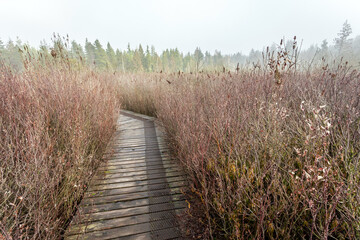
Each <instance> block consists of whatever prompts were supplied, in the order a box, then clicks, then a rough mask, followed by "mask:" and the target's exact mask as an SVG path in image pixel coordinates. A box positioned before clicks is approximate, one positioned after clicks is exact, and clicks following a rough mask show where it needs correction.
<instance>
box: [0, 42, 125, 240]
mask: <svg viewBox="0 0 360 240" xmlns="http://www.w3.org/2000/svg"><path fill="white" fill-rule="evenodd" d="M57 53H58V54H57V55H55V56H40V55H39V56H32V55H30V54H28V55H26V58H25V59H24V65H25V67H26V69H25V70H24V71H23V72H21V73H14V72H13V71H12V69H10V68H8V67H7V66H5V64H3V63H0V156H1V161H0V221H1V225H0V229H1V232H2V235H3V236H6V237H8V238H13V239H58V238H60V236H61V234H62V232H63V230H64V229H65V227H66V226H67V224H68V222H69V220H70V219H71V217H72V215H73V213H74V211H75V209H76V206H77V204H78V202H79V200H80V199H81V197H82V194H83V192H84V190H85V189H86V187H87V184H88V182H89V179H90V177H91V176H92V175H93V173H94V170H95V169H96V167H97V165H98V164H99V162H100V161H101V156H102V153H103V151H104V149H105V147H106V144H107V142H108V140H109V138H110V137H111V134H112V133H113V130H114V126H115V122H116V118H117V113H118V111H119V101H118V99H119V97H118V87H117V81H115V76H113V75H112V74H107V73H99V72H96V71H93V70H91V69H88V68H87V67H85V66H83V65H82V64H81V62H76V63H74V62H70V60H69V59H68V58H67V57H66V56H61V49H60V50H59V49H58V50H57ZM0 236H1V234H0Z"/></svg>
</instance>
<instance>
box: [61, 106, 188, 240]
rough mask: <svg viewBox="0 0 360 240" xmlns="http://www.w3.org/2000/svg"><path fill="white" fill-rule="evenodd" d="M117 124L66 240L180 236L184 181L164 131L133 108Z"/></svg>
mask: <svg viewBox="0 0 360 240" xmlns="http://www.w3.org/2000/svg"><path fill="white" fill-rule="evenodd" d="M117 129H118V130H117V131H116V133H115V135H114V137H113V139H112V141H111V144H110V146H109V147H108V151H107V154H106V156H105V159H106V161H105V163H104V165H102V166H101V167H100V168H99V169H98V173H97V175H96V176H95V177H94V178H93V180H92V182H91V184H90V186H89V188H88V190H87V192H86V193H85V196H84V199H83V200H82V202H81V204H80V207H79V210H78V212H77V214H76V216H74V218H73V220H72V222H71V224H70V227H69V229H68V230H67V231H66V233H65V239H69V240H71V239H181V234H180V230H179V227H178V224H177V216H178V215H179V214H180V213H181V212H182V211H183V210H184V209H185V207H186V204H185V201H184V197H183V195H182V193H181V188H182V187H184V186H185V181H184V178H183V174H182V172H181V171H180V170H179V169H180V168H179V167H178V165H177V164H176V161H175V160H172V159H170V158H169V155H168V153H167V149H166V144H165V142H164V140H163V133H162V131H161V130H160V128H159V127H158V126H157V125H156V123H155V122H154V119H153V118H150V117H147V116H144V115H140V114H135V113H132V112H129V111H121V114H120V117H119V120H118V123H117Z"/></svg>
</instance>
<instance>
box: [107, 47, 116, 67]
mask: <svg viewBox="0 0 360 240" xmlns="http://www.w3.org/2000/svg"><path fill="white" fill-rule="evenodd" d="M106 54H107V57H108V59H109V62H110V65H111V67H112V69H113V70H116V69H117V65H118V63H117V59H116V55H115V51H114V49H113V48H112V47H111V45H110V43H109V42H108V43H107V46H106Z"/></svg>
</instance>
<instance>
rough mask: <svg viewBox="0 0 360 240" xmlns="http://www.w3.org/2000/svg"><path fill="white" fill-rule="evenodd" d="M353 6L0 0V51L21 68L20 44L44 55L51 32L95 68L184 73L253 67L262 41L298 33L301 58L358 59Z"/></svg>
mask: <svg viewBox="0 0 360 240" xmlns="http://www.w3.org/2000/svg"><path fill="white" fill-rule="evenodd" d="M358 9H360V2H358V1H355V0H344V1H334V0H317V1H310V0H305V1H296V2H295V1H291V2H289V1H285V0H276V1H265V0H262V1H260V0H255V1H247V0H243V1H234V0H228V1H220V0H208V1H203V0H197V1H190V0H182V1H178V0H171V1H166V0H153V1H145V0H131V1H130V0H123V1H114V0H107V1H101V2H100V1H84V0H78V1H68V0H65V1H61V2H59V1H52V0H50V1H45V0H33V1H25V0H2V1H1V8H0V54H1V58H2V59H5V62H7V63H9V64H11V65H12V66H13V67H14V68H16V69H21V68H22V66H21V58H22V57H21V51H20V52H19V49H22V50H24V49H23V48H24V46H28V49H30V50H31V51H32V52H34V53H35V51H36V50H38V49H40V50H42V51H43V53H44V54H45V55H46V54H48V55H50V53H51V50H52V49H54V42H53V40H54V36H53V33H56V36H58V35H59V36H64V37H65V38H66V39H63V41H64V43H65V42H68V43H67V44H66V46H65V48H66V50H67V51H68V52H69V53H70V55H71V57H73V58H80V57H81V58H82V59H84V61H86V62H87V63H88V64H92V65H94V66H96V67H98V68H100V69H112V70H119V71H128V72H138V71H187V72H190V71H198V70H209V69H215V70H219V69H222V68H223V67H225V68H228V69H234V67H235V66H237V63H240V64H241V65H242V66H245V65H247V66H249V65H250V66H255V67H256V66H257V64H261V59H262V58H263V56H262V52H263V51H266V46H269V47H270V48H269V49H270V51H279V48H280V46H279V43H280V40H281V39H283V38H284V39H285V41H284V45H283V46H282V47H287V48H288V49H289V50H293V49H292V46H293V42H292V39H293V37H294V36H297V39H296V43H297V44H296V50H297V51H299V52H300V53H301V54H300V58H301V59H302V60H303V61H304V62H306V61H307V62H311V63H312V64H315V63H316V62H318V61H320V60H321V59H322V58H323V57H326V58H327V59H328V60H332V59H339V58H340V57H345V58H346V60H347V61H349V62H350V63H351V64H352V65H354V66H358V65H359V62H360V59H359V55H360V37H359V35H360V27H359V26H360V17H359V15H358ZM66 36H69V37H66ZM55 38H57V37H55ZM60 38H61V37H60ZM67 38H68V40H67Z"/></svg>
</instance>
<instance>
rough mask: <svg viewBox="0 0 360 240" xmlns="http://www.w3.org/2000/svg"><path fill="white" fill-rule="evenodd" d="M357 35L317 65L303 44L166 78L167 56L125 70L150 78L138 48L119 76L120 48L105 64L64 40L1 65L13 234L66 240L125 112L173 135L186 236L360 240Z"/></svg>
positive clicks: (1, 144)
mask: <svg viewBox="0 0 360 240" xmlns="http://www.w3.org/2000/svg"><path fill="white" fill-rule="evenodd" d="M349 27H350V26H349V25H348V24H347V23H346V24H344V28H343V29H342V31H341V32H340V33H339V37H338V38H337V40H336V41H335V45H334V46H327V44H325V43H324V44H323V45H324V46H322V48H321V49H318V50H316V51H315V52H314V54H313V57H311V58H307V54H308V53H307V52H309V51H310V50H309V49H308V50H305V52H304V50H301V44H299V43H298V42H297V40H296V38H294V39H293V41H291V42H285V41H281V43H280V45H278V46H276V47H273V48H271V47H270V48H267V49H264V51H263V52H262V53H260V54H259V55H258V56H257V58H256V60H254V61H253V60H252V59H251V58H250V56H247V57H245V60H244V61H243V62H240V61H239V62H240V64H235V62H231V61H230V60H229V61H228V62H227V64H228V65H226V64H224V62H222V63H221V64H219V65H213V66H212V65H209V64H208V63H207V62H206V61H210V60H209V59H215V57H216V54H215V55H214V56H211V55H210V57H209V55H207V54H205V55H203V56H201V54H200V53H201V50H200V49H197V50H196V51H195V53H194V54H188V55H186V56H189V59H190V60H191V59H192V60H191V61H190V62H189V63H188V65H182V68H178V67H175V68H172V67H169V68H168V69H166V66H170V65H166V64H168V63H169V62H167V63H166V64H165V63H164V62H166V61H168V60H164V59H168V58H166V57H164V56H165V55H166V53H165V52H164V53H163V54H162V55H161V56H158V58H156V57H155V58H152V57H153V56H157V54H155V53H154V54H151V53H150V54H149V55H148V54H144V55H143V56H145V58H144V59H146V56H150V57H151V59H153V60H151V61H150V63H151V64H150V65H146V64H147V63H145V62H142V60H144V59H142V58H140V60H141V61H140V62H141V66H142V69H140V70H135V68H133V69H132V68H128V67H125V66H128V65H126V64H125V60H122V59H126V58H129V59H132V60H127V61H128V63H131V64H132V66H135V64H136V63H137V64H138V66H140V62H139V61H137V60H136V61H135V59H136V58H137V57H135V56H136V55H137V54H140V56H142V55H141V50H140V49H141V48H140V47H139V49H136V50H131V49H129V50H128V51H123V52H121V51H119V52H118V51H116V54H115V57H117V58H116V59H117V61H116V63H117V64H116V65H114V66H113V65H109V63H111V62H110V60H109V59H111V56H112V54H111V51H108V50H109V44H108V49H107V50H104V49H103V51H102V50H101V49H102V47H101V48H100V46H101V45H100V46H96V47H95V50H94V51H95V53H94V58H90V56H91V50H88V49H90V48H88V49H86V51H85V53H84V55H81V53H80V55H74V51H73V47H74V43H73V44H72V47H70V46H69V45H68V44H67V43H66V41H65V42H64V41H63V40H62V39H60V38H55V39H54V45H53V46H52V49H50V48H45V47H44V48H41V49H40V50H36V51H35V50H34V49H31V48H29V47H27V46H25V47H24V46H23V47H22V48H20V49H21V51H22V53H21V55H22V58H23V63H22V64H21V65H19V66H21V67H19V68H18V69H16V70H14V66H13V67H11V64H12V63H11V62H9V59H8V60H6V61H5V60H4V61H3V62H2V63H1V64H0V66H1V68H0V69H1V70H0V100H1V102H0V114H1V115H0V136H1V138H0V151H1V157H2V159H1V160H2V161H1V162H0V167H1V168H0V170H1V171H0V178H1V179H0V180H1V181H0V184H1V185H0V220H1V224H0V230H1V232H2V235H3V236H5V237H8V238H14V239H26V238H34V239H54V238H58V237H59V236H61V234H62V231H63V229H64V228H66V226H67V224H68V221H69V219H70V218H71V216H72V214H73V212H74V210H75V209H76V205H77V204H78V202H79V200H80V199H81V196H82V193H83V192H84V190H85V189H86V184H87V183H88V181H89V179H90V178H91V175H92V173H94V171H95V170H96V167H97V166H98V164H99V162H100V161H101V154H102V152H103V150H104V148H105V146H106V143H107V142H108V140H109V138H110V136H111V134H112V132H113V130H114V123H115V120H116V117H117V113H118V111H119V108H120V107H122V108H126V109H129V110H132V111H136V112H140V113H144V114H148V115H153V116H156V117H157V118H158V119H159V121H160V122H161V124H162V125H163V126H164V127H165V129H166V131H167V133H168V138H169V139H168V140H169V144H170V147H171V149H172V153H173V155H174V156H175V157H177V158H178V159H179V160H180V162H181V163H182V165H183V167H184V169H185V171H186V172H187V174H188V176H189V189H188V192H187V196H188V202H189V207H190V208H189V210H188V213H187V219H188V222H189V223H190V224H188V225H187V227H188V231H187V233H188V237H192V236H196V237H198V235H199V232H196V229H201V230H202V231H201V234H202V235H201V236H200V237H201V238H204V239H207V238H213V239H359V238H360V189H359V188H360V187H359V186H360V185H359V180H360V171H359V167H360V166H359V164H360V163H359V160H360V154H359V150H360V73H359V71H358V65H356V64H358V63H356V62H357V61H358V59H357V58H356V55H354V52H356V51H357V50H356V48H355V47H354V46H357V45H356V44H355V43H354V41H351V40H350V39H349V38H348V37H349V33H351V28H350V29H349ZM87 44H88V42H87ZM96 44H97V43H96V42H95V45H96ZM90 45H92V44H90ZM90 45H88V46H90ZM92 46H93V45H92ZM325 47H326V48H325ZM85 48H86V46H85ZM101 52H102V53H101ZM147 52H148V51H147ZM310 52H311V51H310ZM118 53H119V54H118ZM170 55H171V54H170ZM99 56H103V57H104V56H107V58H106V59H108V61H109V62H107V63H105V64H104V65H103V67H100V66H99V65H100V63H99V61H100V60H99ZM119 56H121V57H119ZM180 56H181V57H180V58H179V59H182V60H181V61H180V62H182V64H184V61H185V59H186V56H184V55H181V54H180ZM197 56H200V57H199V58H197ZM207 56H208V58H207ZM233 57H234V56H223V57H222V59H223V60H224V61H225V59H232V58H233ZM104 59H105V57H104ZM119 59H120V60H119ZM154 59H157V60H154ZM236 60H239V59H236ZM94 61H95V65H94V64H93V62H94ZM119 61H120V62H119ZM144 61H145V60H144ZM214 61H215V60H214ZM154 62H157V64H159V62H160V63H161V64H160V65H153V64H154ZM170 62H171V61H170ZM247 63H248V64H247ZM131 64H130V65H131ZM110 66H112V67H111V68H110ZM144 66H157V67H156V68H155V67H150V68H149V67H148V68H144ZM171 66H173V65H171ZM174 66H175V65H174ZM184 66H185V67H186V66H187V67H188V68H185V67H184ZM121 69H122V70H121ZM138 71H140V72H138ZM145 71H155V73H146V72H145ZM160 71H161V72H160ZM165 72H167V73H165ZM89 173H91V174H89ZM194 223H196V224H194ZM194 226H195V227H194Z"/></svg>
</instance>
